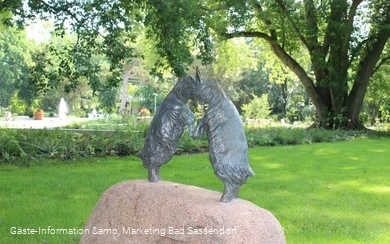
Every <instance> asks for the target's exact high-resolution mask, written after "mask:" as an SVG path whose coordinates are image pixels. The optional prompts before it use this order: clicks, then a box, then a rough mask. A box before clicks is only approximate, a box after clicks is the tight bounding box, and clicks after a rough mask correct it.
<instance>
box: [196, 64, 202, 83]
mask: <svg viewBox="0 0 390 244" xmlns="http://www.w3.org/2000/svg"><path fill="white" fill-rule="evenodd" d="M195 80H196V82H197V83H198V84H200V83H202V81H201V80H200V71H199V67H196V74H195Z"/></svg>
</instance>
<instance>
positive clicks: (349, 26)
mask: <svg viewBox="0 0 390 244" xmlns="http://www.w3.org/2000/svg"><path fill="white" fill-rule="evenodd" d="M362 2H363V0H353V1H352V5H351V8H350V9H349V13H348V20H347V31H346V32H345V36H344V40H343V46H342V53H344V52H345V51H347V49H348V47H349V41H350V39H351V33H352V30H353V21H354V17H355V15H356V10H357V8H358V6H359V4H361V3H362Z"/></svg>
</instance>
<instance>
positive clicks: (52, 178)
mask: <svg viewBox="0 0 390 244" xmlns="http://www.w3.org/2000/svg"><path fill="white" fill-rule="evenodd" d="M249 156H250V162H251V166H252V169H253V170H254V172H255V173H256V176H255V177H251V178H249V180H248V183H247V184H246V185H244V186H242V188H241V192H240V197H241V198H243V199H246V200H249V201H251V202H253V203H254V204H256V205H258V206H259V207H262V208H265V209H267V210H269V211H270V212H272V213H273V214H274V215H275V217H276V218H277V219H278V220H279V222H280V223H281V225H282V226H283V228H284V231H285V235H286V239H287V243H378V244H379V243H380V244H382V243H390V138H386V139H384V138H382V139H359V140H354V141H349V142H337V143H320V144H311V145H299V146H283V147H268V148H264V147H262V148H253V149H250V150H249ZM36 164H37V165H36V166H33V167H29V168H17V167H14V166H11V165H1V166H0V243H78V241H79V239H80V235H77V234H76V235H64V234H56V235H47V234H46V235H39V234H35V235H13V234H11V232H10V230H11V228H12V227H16V228H18V227H20V228H24V229H26V228H34V229H38V228H46V229H47V228H48V227H49V226H50V227H51V228H52V229H56V228H66V229H73V228H76V229H79V228H83V227H84V225H85V222H86V221H87V219H88V216H89V214H90V213H91V211H92V209H93V207H94V206H95V204H96V202H97V201H98V199H99V197H100V195H101V194H102V193H103V192H104V191H105V190H106V189H107V188H109V187H110V186H111V185H113V184H115V183H118V182H120V181H124V180H131V179H146V174H147V172H146V169H144V168H142V166H141V161H140V160H139V159H138V158H135V157H127V158H100V159H99V158H93V159H82V160H75V161H50V160H48V161H42V162H36ZM161 174H162V177H163V179H164V180H168V181H173V182H180V183H184V184H190V185H196V186H200V187H205V188H208V189H212V190H216V191H220V192H221V191H222V190H223V185H222V183H221V182H220V181H219V180H218V179H217V178H216V177H215V176H214V174H213V170H212V168H211V166H210V163H209V161H208V155H207V154H197V155H185V156H176V157H174V158H173V160H172V161H171V162H169V163H168V164H167V165H164V166H163V167H162V169H161ZM113 211H115V210H113ZM233 221H234V220H233Z"/></svg>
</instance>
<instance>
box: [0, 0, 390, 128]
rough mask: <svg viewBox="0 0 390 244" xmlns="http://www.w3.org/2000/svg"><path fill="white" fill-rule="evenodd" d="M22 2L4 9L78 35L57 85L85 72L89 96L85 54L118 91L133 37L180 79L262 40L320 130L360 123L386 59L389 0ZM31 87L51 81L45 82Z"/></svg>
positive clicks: (92, 73)
mask: <svg viewBox="0 0 390 244" xmlns="http://www.w3.org/2000/svg"><path fill="white" fill-rule="evenodd" d="M28 6H29V9H24V12H23V13H22V12H21V10H20V5H15V6H11V7H7V8H3V10H4V9H7V10H9V11H12V10H14V13H15V14H17V15H19V16H22V17H24V18H25V19H26V18H27V19H29V18H31V17H32V16H35V15H36V14H39V15H41V16H42V17H44V18H53V19H54V21H55V33H56V34H57V35H59V36H64V33H66V31H71V32H72V33H74V34H75V35H76V38H77V41H76V42H75V44H74V45H73V46H71V47H69V49H68V50H66V51H63V52H57V53H56V55H58V57H61V69H62V72H61V73H60V76H59V77H58V79H62V78H68V79H69V80H70V81H72V80H75V78H76V77H80V76H83V77H86V78H87V79H88V80H89V82H90V84H91V86H92V88H93V89H94V90H99V89H101V85H102V84H100V83H99V82H97V80H98V79H96V74H97V73H98V72H99V71H100V70H101V67H100V65H99V64H98V63H94V62H92V61H91V57H92V56H93V55H96V54H104V55H105V56H106V57H107V58H108V60H109V61H110V64H111V66H110V72H111V75H110V76H108V77H107V80H106V82H105V84H104V86H116V85H118V84H119V83H120V82H121V75H119V73H121V72H123V66H124V65H125V64H126V63H129V62H130V60H131V59H133V58H134V57H140V56H142V55H143V54H142V53H140V52H137V51H136V50H134V49H133V48H131V45H129V44H130V43H131V42H134V41H135V39H136V36H137V35H145V36H146V37H147V38H149V39H151V40H153V41H154V42H155V47H156V50H157V53H158V54H159V55H160V56H161V57H163V58H164V60H165V61H162V62H159V61H156V63H155V65H156V66H160V67H161V66H162V67H165V68H167V65H168V66H169V67H170V68H171V69H172V71H173V72H174V73H175V74H176V75H177V76H181V75H183V74H185V73H186V71H187V69H188V66H189V65H190V64H191V63H193V61H194V60H195V59H196V58H197V59H199V60H200V62H201V63H203V64H208V63H210V62H212V61H213V57H214V55H213V54H214V53H213V52H214V49H213V44H214V43H217V42H219V41H220V40H222V39H233V38H251V39H258V40H261V42H258V43H259V50H261V48H260V45H262V44H260V43H267V44H268V46H269V48H270V50H271V51H272V53H273V55H274V56H275V57H276V58H277V60H279V62H280V63H281V64H283V65H284V66H285V67H287V68H288V69H289V70H291V71H292V72H293V73H294V74H295V75H296V76H297V77H298V79H299V81H300V82H301V83H302V84H303V86H304V88H305V91H306V93H307V94H308V96H309V97H310V100H311V102H312V104H313V105H314V106H315V108H316V115H317V123H316V125H317V126H321V127H325V128H334V125H340V126H342V127H344V128H353V129H355V128H360V127H361V123H360V120H359V113H360V111H361V108H362V106H363V99H364V96H365V94H366V91H367V87H368V85H369V82H370V78H371V77H372V75H373V74H374V73H375V72H376V71H377V70H378V69H379V68H380V66H382V65H383V64H384V63H386V62H387V61H388V60H389V55H390V54H389V53H388V52H387V51H386V49H385V47H386V45H389V43H388V39H389V37H390V2H389V1H386V0H372V1H368V0H351V1H348V0H332V1H331V0H302V1H297V0H296V1H289V0H234V1H233V0H213V1H211V0H202V1H195V0H167V1H160V0H144V1H142V0H113V1H110V2H107V1H103V0H83V1H55V0H34V1H32V0H30V1H28ZM0 7H2V6H0ZM49 50H51V51H53V52H56V50H55V49H50V48H49ZM384 50H385V51H384ZM303 57H306V58H303ZM144 58H147V57H144ZM258 58H259V59H262V58H263V57H262V55H261V53H259V54H258ZM43 60H44V59H43ZM37 65H38V64H37ZM156 70H157V69H156ZM38 71H39V69H38ZM58 79H57V80H58ZM34 81H35V83H36V84H38V85H39V84H41V85H42V84H43V86H42V87H44V86H46V85H47V81H46V80H45V79H43V80H40V79H39V78H37V79H36V80H34ZM45 82H46V83H45Z"/></svg>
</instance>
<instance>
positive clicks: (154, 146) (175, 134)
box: [137, 69, 254, 203]
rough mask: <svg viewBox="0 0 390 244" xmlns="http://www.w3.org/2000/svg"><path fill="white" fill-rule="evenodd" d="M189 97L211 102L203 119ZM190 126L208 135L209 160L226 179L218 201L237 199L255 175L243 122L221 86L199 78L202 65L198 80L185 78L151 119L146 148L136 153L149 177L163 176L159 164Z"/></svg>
mask: <svg viewBox="0 0 390 244" xmlns="http://www.w3.org/2000/svg"><path fill="white" fill-rule="evenodd" d="M190 99H191V100H192V101H198V102H199V103H200V104H207V105H208V106H207V110H206V111H205V115H204V117H203V118H200V119H199V120H198V121H197V122H196V116H195V114H194V113H193V112H192V111H191V110H190V108H189V106H188V103H187V102H188V101H189V100H190ZM186 126H188V133H189V135H190V136H191V137H193V138H200V137H202V136H203V134H204V133H207V139H208V143H209V159H210V162H211V164H212V166H213V169H214V173H215V175H216V176H217V177H218V178H219V179H220V180H221V181H222V182H223V183H224V192H223V194H222V197H221V200H220V201H221V202H224V203H229V202H231V201H232V200H233V199H237V198H238V193H239V189H240V187H241V185H242V184H245V183H246V181H247V178H248V177H249V176H254V173H253V171H252V169H251V168H250V166H249V161H248V146H247V142H246V137H245V134H244V130H243V126H242V122H241V119H240V116H239V114H238V111H237V109H236V107H235V106H234V105H233V103H232V102H231V101H230V99H229V98H228V97H227V96H226V94H225V93H224V91H223V90H222V88H221V87H220V86H219V84H218V83H217V82H215V81H213V80H210V81H201V79H200V73H199V69H197V70H196V75H195V78H193V77H191V76H185V77H182V78H181V79H180V80H179V81H178V82H177V83H176V85H175V86H174V87H173V89H172V90H171V91H170V92H169V94H168V95H167V96H166V97H165V99H164V101H163V102H162V104H161V105H160V107H159V109H158V110H157V111H156V113H155V115H154V117H153V120H152V122H151V124H150V127H149V129H148V132H147V135H146V138H145V144H144V147H143V149H142V150H141V151H140V152H139V153H138V154H137V155H138V156H139V157H140V158H141V159H142V162H143V166H144V167H145V168H147V169H148V180H149V181H150V182H158V181H160V180H161V176H160V167H161V165H163V164H165V163H167V162H168V161H169V160H171V158H172V157H173V155H174V153H175V152H176V150H177V148H178V144H179V140H180V137H181V136H182V134H183V132H184V128H185V127H186Z"/></svg>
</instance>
